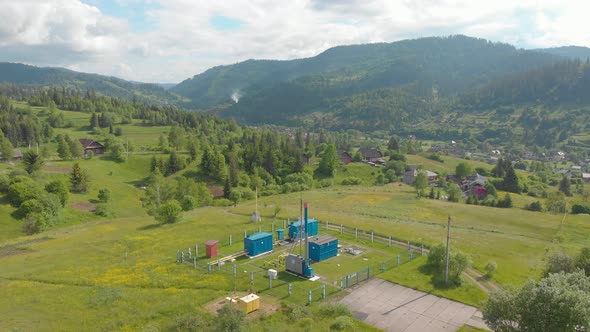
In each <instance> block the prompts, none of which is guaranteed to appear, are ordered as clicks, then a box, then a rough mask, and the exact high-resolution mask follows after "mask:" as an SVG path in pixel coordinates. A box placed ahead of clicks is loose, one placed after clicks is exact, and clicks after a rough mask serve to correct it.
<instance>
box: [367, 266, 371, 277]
mask: <svg viewBox="0 0 590 332" xmlns="http://www.w3.org/2000/svg"><path fill="white" fill-rule="evenodd" d="M370 278H371V267H370V266H369V267H367V280H369V279H370Z"/></svg>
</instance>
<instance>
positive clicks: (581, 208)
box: [572, 204, 590, 214]
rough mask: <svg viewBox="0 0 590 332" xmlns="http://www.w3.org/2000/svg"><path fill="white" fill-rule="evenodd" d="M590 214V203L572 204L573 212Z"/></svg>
mask: <svg viewBox="0 0 590 332" xmlns="http://www.w3.org/2000/svg"><path fill="white" fill-rule="evenodd" d="M582 213H585V214H590V205H587V204H574V205H573V206H572V214H582Z"/></svg>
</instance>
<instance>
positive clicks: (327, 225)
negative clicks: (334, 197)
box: [326, 220, 329, 230]
mask: <svg viewBox="0 0 590 332" xmlns="http://www.w3.org/2000/svg"><path fill="white" fill-rule="evenodd" d="M328 224H329V222H328V221H327V220H326V230H328V226H329V225H328Z"/></svg>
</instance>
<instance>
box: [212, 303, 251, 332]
mask: <svg viewBox="0 0 590 332" xmlns="http://www.w3.org/2000/svg"><path fill="white" fill-rule="evenodd" d="M218 318H219V319H217V324H218V326H217V331H227V332H233V331H242V329H243V327H244V324H243V323H244V320H245V319H246V314H245V313H244V312H243V311H242V310H236V309H234V308H232V307H230V306H229V305H225V306H223V307H222V308H221V309H220V310H219V317H218Z"/></svg>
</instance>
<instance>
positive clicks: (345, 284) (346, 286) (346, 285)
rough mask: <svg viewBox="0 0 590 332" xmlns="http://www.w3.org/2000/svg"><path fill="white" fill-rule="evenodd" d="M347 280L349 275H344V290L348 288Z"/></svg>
mask: <svg viewBox="0 0 590 332" xmlns="http://www.w3.org/2000/svg"><path fill="white" fill-rule="evenodd" d="M348 279H349V275H348V274H347V275H346V278H344V281H345V283H344V286H345V287H344V288H348Z"/></svg>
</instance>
